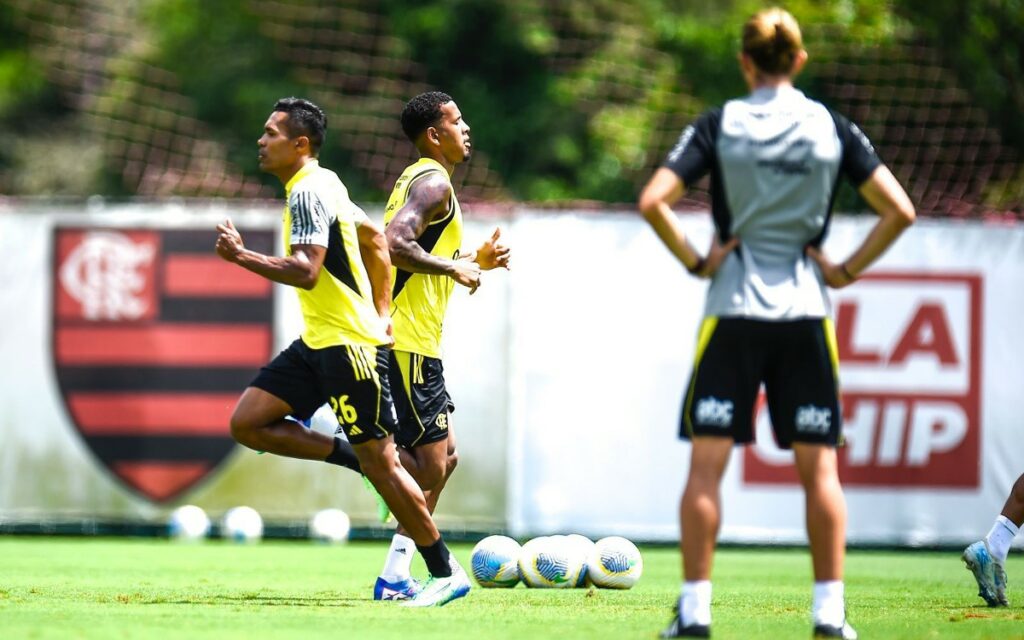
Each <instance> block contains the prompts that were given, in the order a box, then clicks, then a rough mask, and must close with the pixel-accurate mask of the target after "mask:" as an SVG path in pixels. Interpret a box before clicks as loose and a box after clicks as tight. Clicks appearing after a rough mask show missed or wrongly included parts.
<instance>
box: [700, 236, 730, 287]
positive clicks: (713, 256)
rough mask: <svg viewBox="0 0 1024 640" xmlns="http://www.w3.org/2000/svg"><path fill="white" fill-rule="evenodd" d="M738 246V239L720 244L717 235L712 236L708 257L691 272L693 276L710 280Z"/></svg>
mask: <svg viewBox="0 0 1024 640" xmlns="http://www.w3.org/2000/svg"><path fill="white" fill-rule="evenodd" d="M738 246H740V239H739V238H737V237H735V236H733V237H732V238H730V239H729V241H728V242H726V243H725V244H722V243H721V241H719V239H718V234H717V233H716V234H714V237H713V238H712V240H711V247H710V248H709V249H708V255H707V257H706V258H704V259H703V260H702V261H701V262H700V264H699V265H698V267H697V269H696V270H694V271H693V275H695V276H697V277H698V278H710V277H711V276H713V275H715V273H716V272H717V271H718V268H719V267H721V266H722V263H723V262H725V259H726V258H728V257H729V254H730V253H732V252H733V250H734V249H735V248H736V247H738Z"/></svg>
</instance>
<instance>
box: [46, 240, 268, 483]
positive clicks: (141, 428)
mask: <svg viewBox="0 0 1024 640" xmlns="http://www.w3.org/2000/svg"><path fill="white" fill-rule="evenodd" d="M214 240H215V238H214V234H213V233H212V232H211V231H210V230H207V229H203V230H153V229H113V228H58V229H56V231H55V237H54V278H53V292H54V300H53V310H54V321H53V356H54V365H55V370H56V373H57V380H58V383H59V385H60V389H61V393H62V394H63V396H64V401H65V403H66V405H67V409H68V413H69V414H70V416H71V419H72V422H73V423H74V425H75V426H76V427H77V428H78V430H79V432H80V433H81V435H82V437H83V438H84V439H85V442H86V444H88V446H89V448H90V449H91V450H92V452H93V453H94V454H95V455H96V457H97V458H98V459H99V460H100V462H102V463H103V464H104V465H105V467H106V468H107V469H109V470H110V471H111V472H113V474H114V475H115V476H116V477H117V478H118V479H119V480H121V481H122V482H123V483H124V484H126V485H127V486H128V487H130V488H131V489H133V490H135V491H137V492H138V493H140V494H142V495H144V496H146V497H147V498H150V499H152V500H157V501H163V500H169V499H171V498H173V497H175V496H177V495H179V494H180V493H182V492H183V491H185V490H186V489H188V488H189V487H192V486H193V485H194V484H196V483H197V482H199V481H200V480H202V479H203V478H204V477H206V476H207V475H208V474H209V473H210V472H211V471H212V470H213V469H214V468H215V467H216V466H217V465H218V464H219V463H220V462H221V461H222V460H223V459H224V458H225V457H226V456H227V454H228V453H230V452H231V450H232V449H233V448H234V446H235V444H234V441H233V440H232V439H231V435H230V430H229V426H228V424H229V418H230V416H231V411H232V409H233V408H234V405H235V402H236V400H237V399H238V396H239V395H240V393H241V391H242V389H244V388H245V386H246V385H247V384H248V383H249V382H250V381H251V380H252V378H253V377H254V376H255V374H256V371H257V370H258V369H259V367H260V366H261V365H262V364H264V363H265V362H266V361H267V360H269V357H270V350H271V343H272V339H273V335H272V328H273V313H274V308H273V297H272V288H271V284H270V282H269V281H267V280H265V279H263V278H260V277H259V276H257V275H255V274H252V273H249V272H248V271H245V270H244V269H241V268H240V267H238V266H236V265H233V264H230V263H228V262H225V261H223V260H221V259H220V258H219V257H217V255H216V254H215V253H214V252H213V245H214ZM245 240H246V245H247V246H248V247H250V248H252V249H254V250H256V251H260V252H262V253H268V254H269V253H273V242H274V236H273V233H272V232H270V231H249V232H247V233H246V234H245Z"/></svg>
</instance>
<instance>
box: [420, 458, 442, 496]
mask: <svg viewBox="0 0 1024 640" xmlns="http://www.w3.org/2000/svg"><path fill="white" fill-rule="evenodd" d="M446 470H447V464H446V463H445V461H444V460H426V461H424V464H423V465H422V466H421V467H420V476H419V478H417V480H418V484H419V485H420V486H421V487H424V488H426V489H430V488H433V487H436V486H437V485H439V484H440V483H441V481H442V480H444V478H445V473H446Z"/></svg>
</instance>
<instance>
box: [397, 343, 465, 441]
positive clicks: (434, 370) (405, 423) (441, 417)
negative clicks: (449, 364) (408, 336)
mask: <svg viewBox="0 0 1024 640" xmlns="http://www.w3.org/2000/svg"><path fill="white" fill-rule="evenodd" d="M389 362H390V371H391V385H392V387H393V388H394V389H395V410H396V411H397V412H398V431H397V432H396V433H395V442H397V443H398V444H399V446H402V447H405V448H406V449H412V448H413V447H417V446H419V445H424V444H430V443H432V442H439V441H441V440H444V439H445V438H447V437H448V414H450V413H451V412H453V411H455V404H454V403H453V402H452V399H451V396H449V395H448V390H447V389H445V386H444V366H443V365H442V364H441V361H440V360H439V359H437V358H430V357H427V356H421V355H420V354H418V353H410V352H408V351H392V352H391V357H390V359H389Z"/></svg>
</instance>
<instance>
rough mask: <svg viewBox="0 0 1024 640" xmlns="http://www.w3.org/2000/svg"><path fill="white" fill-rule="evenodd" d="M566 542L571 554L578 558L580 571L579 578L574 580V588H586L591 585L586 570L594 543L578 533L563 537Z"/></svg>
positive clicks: (588, 571)
mask: <svg viewBox="0 0 1024 640" xmlns="http://www.w3.org/2000/svg"><path fill="white" fill-rule="evenodd" d="M565 539H566V542H568V543H569V545H570V547H571V548H572V552H573V553H575V554H576V555H577V556H578V557H579V558H580V563H581V564H582V569H581V570H580V576H579V578H577V579H576V584H575V586H576V587H587V586H590V584H592V583H591V582H590V579H589V577H588V576H589V575H590V570H589V569H588V568H587V567H588V563H589V562H590V555H591V554H592V553H593V552H594V541H593V540H591V539H590V538H588V537H586V536H581V535H580V534H578V533H570V534H569V535H567V536H565Z"/></svg>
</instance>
